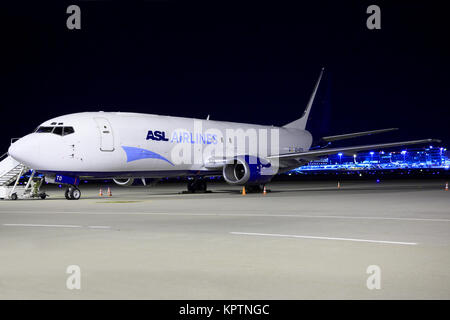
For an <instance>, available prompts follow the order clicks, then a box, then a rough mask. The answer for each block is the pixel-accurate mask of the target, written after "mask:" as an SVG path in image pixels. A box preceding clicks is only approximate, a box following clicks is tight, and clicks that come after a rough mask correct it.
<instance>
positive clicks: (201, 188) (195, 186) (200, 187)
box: [187, 180, 207, 193]
mask: <svg viewBox="0 0 450 320" xmlns="http://www.w3.org/2000/svg"><path fill="white" fill-rule="evenodd" d="M187 189H188V192H191V193H195V192H206V189H207V185H206V181H205V180H191V181H188V184H187Z"/></svg>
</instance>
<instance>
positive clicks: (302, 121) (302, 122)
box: [283, 68, 325, 130]
mask: <svg viewBox="0 0 450 320" xmlns="http://www.w3.org/2000/svg"><path fill="white" fill-rule="evenodd" d="M324 70H325V68H322V70H321V71H320V75H319V79H318V80H317V82H316V86H315V87H314V90H313V92H312V94H311V98H309V102H308V105H307V106H306V109H305V112H304V113H303V115H302V117H301V118H299V119H297V120H295V121H292V122H290V123H288V124H286V125H284V126H283V127H284V128H293V129H301V130H305V128H306V123H307V122H308V117H309V112H310V111H311V107H312V105H313V102H314V98H315V97H316V93H317V89H318V88H319V84H320V80H321V79H322V75H323V72H324Z"/></svg>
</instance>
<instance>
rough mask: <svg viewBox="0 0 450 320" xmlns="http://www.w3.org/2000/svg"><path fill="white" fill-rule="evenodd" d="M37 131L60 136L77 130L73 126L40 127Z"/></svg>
mask: <svg viewBox="0 0 450 320" xmlns="http://www.w3.org/2000/svg"><path fill="white" fill-rule="evenodd" d="M35 132H36V133H54V134H56V135H58V136H67V135H69V134H72V133H74V132H75V130H74V129H73V127H38V128H37V129H36V131H35Z"/></svg>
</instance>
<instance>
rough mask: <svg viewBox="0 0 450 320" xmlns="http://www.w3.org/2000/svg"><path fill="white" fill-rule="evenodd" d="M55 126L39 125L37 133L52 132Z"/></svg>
mask: <svg viewBox="0 0 450 320" xmlns="http://www.w3.org/2000/svg"><path fill="white" fill-rule="evenodd" d="M53 128H54V127H39V128H37V130H36V133H51V132H52V131H53Z"/></svg>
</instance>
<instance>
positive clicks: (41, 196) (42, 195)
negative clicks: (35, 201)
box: [39, 193, 47, 200]
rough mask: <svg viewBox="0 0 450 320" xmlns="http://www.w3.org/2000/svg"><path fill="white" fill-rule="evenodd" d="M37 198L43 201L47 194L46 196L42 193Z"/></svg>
mask: <svg viewBox="0 0 450 320" xmlns="http://www.w3.org/2000/svg"><path fill="white" fill-rule="evenodd" d="M39 197H40V198H41V199H42V200H45V198H47V194H46V193H42V194H41V195H39Z"/></svg>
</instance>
